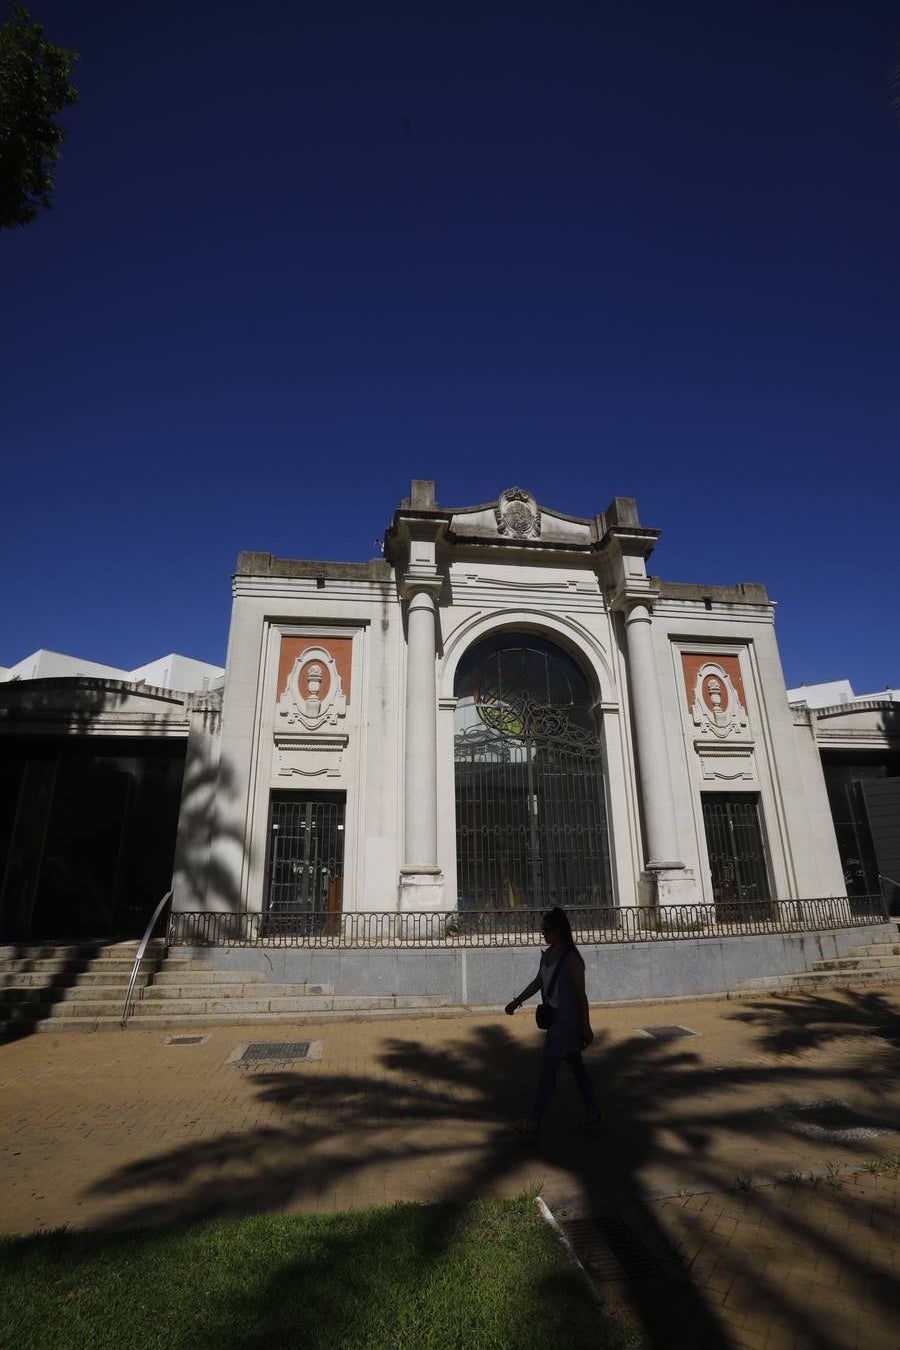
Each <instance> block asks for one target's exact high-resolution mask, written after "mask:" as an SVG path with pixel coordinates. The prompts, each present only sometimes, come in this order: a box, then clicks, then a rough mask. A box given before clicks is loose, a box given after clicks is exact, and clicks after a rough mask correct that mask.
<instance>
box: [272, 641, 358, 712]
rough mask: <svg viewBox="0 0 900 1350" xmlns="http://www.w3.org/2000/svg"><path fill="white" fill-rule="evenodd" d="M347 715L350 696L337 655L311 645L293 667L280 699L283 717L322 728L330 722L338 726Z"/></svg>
mask: <svg viewBox="0 0 900 1350" xmlns="http://www.w3.org/2000/svg"><path fill="white" fill-rule="evenodd" d="M346 715H347V699H346V697H345V695H344V691H343V688H342V687H341V677H340V673H339V672H338V668H337V666H336V665H335V663H334V657H333V656H332V655H331V652H329V651H328V650H327V649H326V648H325V647H307V648H306V649H305V650H304V651H302V652H301V653H300V655H299V656H298V657H297V659H296V660H295V661H294V664H293V666H292V667H291V673H290V674H289V675H288V678H287V685H286V687H285V690H284V693H283V694H282V695H281V698H280V699H279V700H278V716H279V718H283V719H284V722H285V723H286V724H287V725H288V726H295V725H298V724H299V726H301V727H303V728H304V729H305V730H306V731H318V730H319V728H320V727H324V726H325V725H326V724H327V723H330V724H331V725H332V726H336V725H337V721H338V718H339V717H346Z"/></svg>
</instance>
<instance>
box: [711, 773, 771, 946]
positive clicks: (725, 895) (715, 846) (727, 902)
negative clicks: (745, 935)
mask: <svg viewBox="0 0 900 1350" xmlns="http://www.w3.org/2000/svg"><path fill="white" fill-rule="evenodd" d="M702 796H703V825H704V829H705V831H706V850H707V853H708V855H709V870H710V879H711V881H712V891H713V901H714V902H715V905H716V908H717V910H718V911H719V917H720V918H723V919H725V918H729V917H734V918H738V919H739V918H740V916H741V915H740V907H741V905H742V904H746V903H747V902H750V901H759V900H768V899H769V877H768V871H767V868H766V854H765V845H764V842H763V833H762V825H761V822H760V818H759V798H758V797H757V796H756V795H755V794H754V793H744V792H704V793H703V794H702Z"/></svg>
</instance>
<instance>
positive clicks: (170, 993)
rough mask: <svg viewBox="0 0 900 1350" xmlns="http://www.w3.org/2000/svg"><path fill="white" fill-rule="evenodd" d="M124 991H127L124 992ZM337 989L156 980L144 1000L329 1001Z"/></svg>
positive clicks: (315, 985) (311, 986)
mask: <svg viewBox="0 0 900 1350" xmlns="http://www.w3.org/2000/svg"><path fill="white" fill-rule="evenodd" d="M123 992H124V991H123ZM333 994H334V988H333V986H332V985H330V984H263V983H262V982H260V983H259V984H238V983H237V982H236V981H235V982H233V983H232V982H228V983H222V984H207V983H206V982H205V981H204V982H203V983H202V984H201V983H199V982H198V983H196V984H159V983H158V982H157V980H154V981H153V984H152V985H150V986H149V988H147V990H146V992H145V994H144V998H145V999H152V1000H154V1001H155V1002H158V1001H159V1000H160V999H184V998H188V999H197V998H201V999H205V998H255V999H259V998H267V999H272V998H302V997H304V995H316V996H317V997H323V996H324V997H326V998H330V997H331V996H332V995H333Z"/></svg>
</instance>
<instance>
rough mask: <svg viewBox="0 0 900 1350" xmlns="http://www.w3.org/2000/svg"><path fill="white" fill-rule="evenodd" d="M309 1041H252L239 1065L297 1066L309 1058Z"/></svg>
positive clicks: (245, 1049) (238, 1062) (246, 1047)
mask: <svg viewBox="0 0 900 1350" xmlns="http://www.w3.org/2000/svg"><path fill="white" fill-rule="evenodd" d="M309 1047H310V1042H309V1041H252V1042H251V1043H250V1045H247V1046H245V1047H244V1053H243V1054H242V1055H241V1056H240V1058H239V1059H237V1060H236V1061H235V1063H237V1064H296V1063H297V1062H298V1060H303V1059H308V1058H309Z"/></svg>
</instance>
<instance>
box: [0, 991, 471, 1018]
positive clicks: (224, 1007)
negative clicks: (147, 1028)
mask: <svg viewBox="0 0 900 1350" xmlns="http://www.w3.org/2000/svg"><path fill="white" fill-rule="evenodd" d="M124 998H125V994H124V992H123V994H122V997H121V998H119V999H94V1000H87V999H84V1000H76V999H71V1000H65V1001H62V1002H59V1003H48V1004H44V1005H40V1004H36V1003H35V1004H30V1005H22V1007H23V1008H24V1007H25V1006H27V1007H28V1009H29V1015H31V1016H35V1015H36V1014H37V1009H38V1008H39V1007H40V1008H42V1010H43V1015H44V1016H45V1017H46V1018H47V1019H49V1020H51V1021H68V1020H70V1019H72V1018H73V1017H74V1018H98V1017H106V1018H109V1017H112V1018H117V1017H119V1016H121V1012H122V1003H123V1001H124ZM450 1002H451V999H450V997H449V995H443V994H384V995H381V996H372V995H366V994H360V995H345V996H343V997H337V996H335V997H330V996H325V997H316V996H315V995H313V994H307V995H301V996H298V997H296V998H292V997H290V996H281V997H278V998H267V999H265V998H233V999H228V998H179V999H174V998H173V999H156V1000H151V999H147V998H139V999H135V1000H134V1005H133V1009H132V1013H131V1015H132V1017H134V1018H139V1019H140V1020H141V1021H143V1020H144V1018H145V1017H152V1016H157V1017H163V1016H164V1017H177V1018H181V1019H182V1020H187V1021H190V1022H193V1020H194V1018H195V1017H206V1016H220V1015H229V1016H234V1017H237V1018H241V1017H245V1016H247V1017H264V1016H267V1015H279V1014H281V1015H285V1016H287V1017H289V1018H290V1017H292V1016H294V1015H295V1014H297V1013H318V1014H320V1015H322V1014H327V1015H330V1014H331V1013H333V1012H365V1011H374V1012H384V1011H389V1010H390V1009H397V1010H408V1011H418V1010H419V1009H421V1008H433V1007H444V1006H447V1005H449V1004H450ZM8 1013H9V1009H4V1010H3V1015H8Z"/></svg>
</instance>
